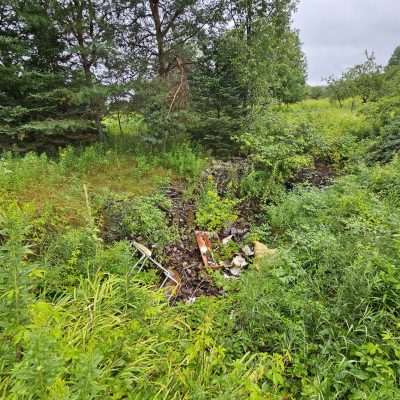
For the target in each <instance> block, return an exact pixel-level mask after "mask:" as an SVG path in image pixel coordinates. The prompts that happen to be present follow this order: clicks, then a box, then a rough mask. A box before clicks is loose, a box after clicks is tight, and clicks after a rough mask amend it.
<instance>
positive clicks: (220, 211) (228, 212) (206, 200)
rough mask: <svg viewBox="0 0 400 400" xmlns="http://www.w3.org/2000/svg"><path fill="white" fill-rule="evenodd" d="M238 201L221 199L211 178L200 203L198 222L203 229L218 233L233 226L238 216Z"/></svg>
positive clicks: (197, 213) (197, 215)
mask: <svg viewBox="0 0 400 400" xmlns="http://www.w3.org/2000/svg"><path fill="white" fill-rule="evenodd" d="M236 205H237V201H236V200H232V199H228V198H225V199H221V198H220V196H219V195H218V192H217V189H216V187H215V184H214V182H213V181H212V179H211V178H209V179H208V181H207V182H206V184H205V187H204V189H203V192H202V193H201V195H200V199H199V201H198V206H197V212H196V222H197V224H198V225H199V227H200V228H201V229H206V230H208V231H212V232H216V231H219V230H221V229H223V228H226V227H228V226H229V225H231V224H233V223H234V222H235V221H236V220H237V218H238V216H237V214H236V213H235V211H234V209H235V206H236Z"/></svg>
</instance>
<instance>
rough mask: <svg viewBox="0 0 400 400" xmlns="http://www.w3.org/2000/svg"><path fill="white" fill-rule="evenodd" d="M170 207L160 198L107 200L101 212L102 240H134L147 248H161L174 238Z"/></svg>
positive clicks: (169, 203) (168, 201) (158, 196)
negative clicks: (169, 218)
mask: <svg viewBox="0 0 400 400" xmlns="http://www.w3.org/2000/svg"><path fill="white" fill-rule="evenodd" d="M170 206H171V202H170V200H169V199H168V198H166V197H165V196H163V195H159V194H154V195H152V196H141V197H135V198H133V199H129V198H126V197H120V198H118V197H117V198H114V199H113V198H111V199H106V200H105V201H104V206H103V211H102V212H103V217H102V218H103V224H104V228H103V230H104V235H105V239H106V240H107V241H115V240H121V239H125V238H134V239H135V240H136V241H138V242H141V243H143V244H147V245H149V246H157V247H161V248H162V247H164V246H165V245H167V244H168V243H171V242H173V241H175V240H176V238H177V236H176V232H175V231H174V229H173V228H172V227H170V226H169V222H168V218H167V211H168V209H169V208H170Z"/></svg>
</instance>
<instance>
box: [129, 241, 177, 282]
mask: <svg viewBox="0 0 400 400" xmlns="http://www.w3.org/2000/svg"><path fill="white" fill-rule="evenodd" d="M131 244H132V247H133V248H134V250H135V251H138V252H139V253H140V254H141V257H140V258H139V260H138V261H137V262H136V264H135V265H134V266H133V268H134V269H136V268H138V270H139V271H141V270H142V269H143V267H144V266H145V264H146V263H147V262H150V263H152V264H153V265H155V266H156V267H157V268H158V269H159V270H161V271H162V272H163V273H164V276H165V279H164V280H163V282H162V283H161V286H160V287H161V288H162V287H163V286H164V285H165V284H166V283H167V281H168V280H169V279H170V280H171V281H173V282H175V284H176V286H179V281H178V280H177V279H176V277H174V274H173V273H171V272H170V271H169V270H168V269H166V268H164V267H163V266H162V265H161V264H160V263H159V262H158V261H156V260H155V259H154V258H152V257H151V255H152V252H151V250H150V249H148V248H147V247H146V246H144V245H142V244H141V243H138V242H135V241H134V240H133V241H132V242H131Z"/></svg>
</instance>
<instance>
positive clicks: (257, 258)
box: [254, 241, 278, 267]
mask: <svg viewBox="0 0 400 400" xmlns="http://www.w3.org/2000/svg"><path fill="white" fill-rule="evenodd" d="M277 253H278V251H277V250H276V249H270V248H269V247H268V246H267V245H265V244H263V243H261V242H257V241H255V242H254V265H255V266H256V267H259V265H260V262H261V260H262V259H264V258H273V257H275V256H276V255H277Z"/></svg>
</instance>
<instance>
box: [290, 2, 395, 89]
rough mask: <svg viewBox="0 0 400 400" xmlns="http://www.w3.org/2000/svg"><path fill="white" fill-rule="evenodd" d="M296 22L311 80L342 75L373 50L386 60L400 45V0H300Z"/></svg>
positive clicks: (317, 81)
mask: <svg viewBox="0 0 400 400" xmlns="http://www.w3.org/2000/svg"><path fill="white" fill-rule="evenodd" d="M294 25H295V27H296V28H298V29H300V38H301V41H302V42H303V50H304V52H305V54H306V56H307V62H308V81H309V83H311V84H319V83H321V78H323V77H327V76H329V75H331V74H335V75H340V74H341V72H342V71H343V70H345V69H346V68H347V67H351V66H353V65H355V64H357V63H359V62H362V61H363V60H364V53H365V50H366V49H368V51H374V53H375V55H376V58H377V61H378V63H380V64H386V63H387V61H388V59H389V57H390V56H391V54H392V53H393V50H394V48H395V47H396V46H398V45H400V0H300V4H299V6H298V12H297V14H296V15H295V18H294Z"/></svg>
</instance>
